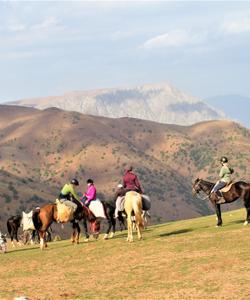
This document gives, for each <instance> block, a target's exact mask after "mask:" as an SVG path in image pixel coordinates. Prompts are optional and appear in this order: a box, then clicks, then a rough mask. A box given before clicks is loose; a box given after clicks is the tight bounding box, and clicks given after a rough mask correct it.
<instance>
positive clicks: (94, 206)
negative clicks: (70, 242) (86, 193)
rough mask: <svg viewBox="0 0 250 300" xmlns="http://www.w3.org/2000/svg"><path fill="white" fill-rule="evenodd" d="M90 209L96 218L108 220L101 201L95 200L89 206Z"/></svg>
mask: <svg viewBox="0 0 250 300" xmlns="http://www.w3.org/2000/svg"><path fill="white" fill-rule="evenodd" d="M89 209H90V210H91V211H92V213H93V214H94V215H95V217H96V218H103V219H106V214H105V211H104V207H103V204H102V202H101V201H100V200H99V199H96V200H93V201H91V202H90V204H89Z"/></svg>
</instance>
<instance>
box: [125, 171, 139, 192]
mask: <svg viewBox="0 0 250 300" xmlns="http://www.w3.org/2000/svg"><path fill="white" fill-rule="evenodd" d="M123 187H124V188H125V189H128V190H132V191H138V192H142V189H141V185H140V182H139V180H138V178H137V176H136V175H135V174H134V173H132V172H131V171H126V173H125V175H124V176H123Z"/></svg>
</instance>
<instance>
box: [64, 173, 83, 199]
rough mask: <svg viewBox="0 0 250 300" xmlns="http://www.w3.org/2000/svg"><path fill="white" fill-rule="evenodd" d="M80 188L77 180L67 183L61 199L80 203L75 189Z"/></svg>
mask: <svg viewBox="0 0 250 300" xmlns="http://www.w3.org/2000/svg"><path fill="white" fill-rule="evenodd" d="M75 186H79V182H78V180H77V179H75V178H74V179H72V180H71V181H70V183H66V184H65V185H64V187H63V188H62V190H61V192H60V195H59V199H67V200H71V198H73V199H75V200H78V201H80V199H79V197H78V196H77V194H76V192H75V189H74V187H75Z"/></svg>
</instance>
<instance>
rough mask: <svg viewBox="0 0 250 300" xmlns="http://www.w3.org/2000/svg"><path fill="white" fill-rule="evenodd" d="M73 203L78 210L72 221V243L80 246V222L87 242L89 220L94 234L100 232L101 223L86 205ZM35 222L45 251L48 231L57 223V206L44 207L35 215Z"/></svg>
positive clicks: (41, 245)
mask: <svg viewBox="0 0 250 300" xmlns="http://www.w3.org/2000/svg"><path fill="white" fill-rule="evenodd" d="M73 202H74V203H75V204H76V205H77V209H76V211H75V212H74V219H73V220H72V221H71V223H72V227H73V232H72V235H71V241H72V243H73V244H74V243H75V242H76V243H77V244H78V243H79V237H80V232H81V230H80V226H79V224H78V221H81V220H82V221H83V227H84V232H85V237H86V239H87V240H88V238H89V234H88V227H87V220H88V221H89V222H90V227H91V231H92V232H96V231H99V229H100V223H99V222H98V221H97V220H96V218H95V216H94V215H93V214H92V213H91V211H90V210H89V209H88V208H87V207H86V206H85V205H82V204H80V203H79V202H78V201H77V200H74V201H73ZM33 222H34V226H35V228H36V229H37V230H38V232H39V236H40V248H41V250H43V249H44V248H45V247H47V242H46V241H45V234H46V231H47V229H48V228H49V226H50V225H51V224H52V223H53V222H57V205H56V204H55V203H53V204H46V205H44V206H42V207H41V208H40V210H39V211H37V212H35V213H34V215H33Z"/></svg>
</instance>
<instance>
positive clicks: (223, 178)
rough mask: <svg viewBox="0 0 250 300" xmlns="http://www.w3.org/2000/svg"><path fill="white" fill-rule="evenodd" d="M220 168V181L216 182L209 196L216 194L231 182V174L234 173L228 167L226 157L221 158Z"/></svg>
mask: <svg viewBox="0 0 250 300" xmlns="http://www.w3.org/2000/svg"><path fill="white" fill-rule="evenodd" d="M220 163H221V164H222V167H221V169H220V174H219V177H220V179H219V180H218V181H217V182H216V184H215V185H214V187H213V188H212V191H211V194H212V193H216V192H217V191H219V190H220V189H222V188H223V187H225V186H226V185H228V184H229V183H230V182H231V174H232V173H233V172H234V170H233V168H230V167H229V166H228V159H227V157H226V156H222V157H221V159H220Z"/></svg>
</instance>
